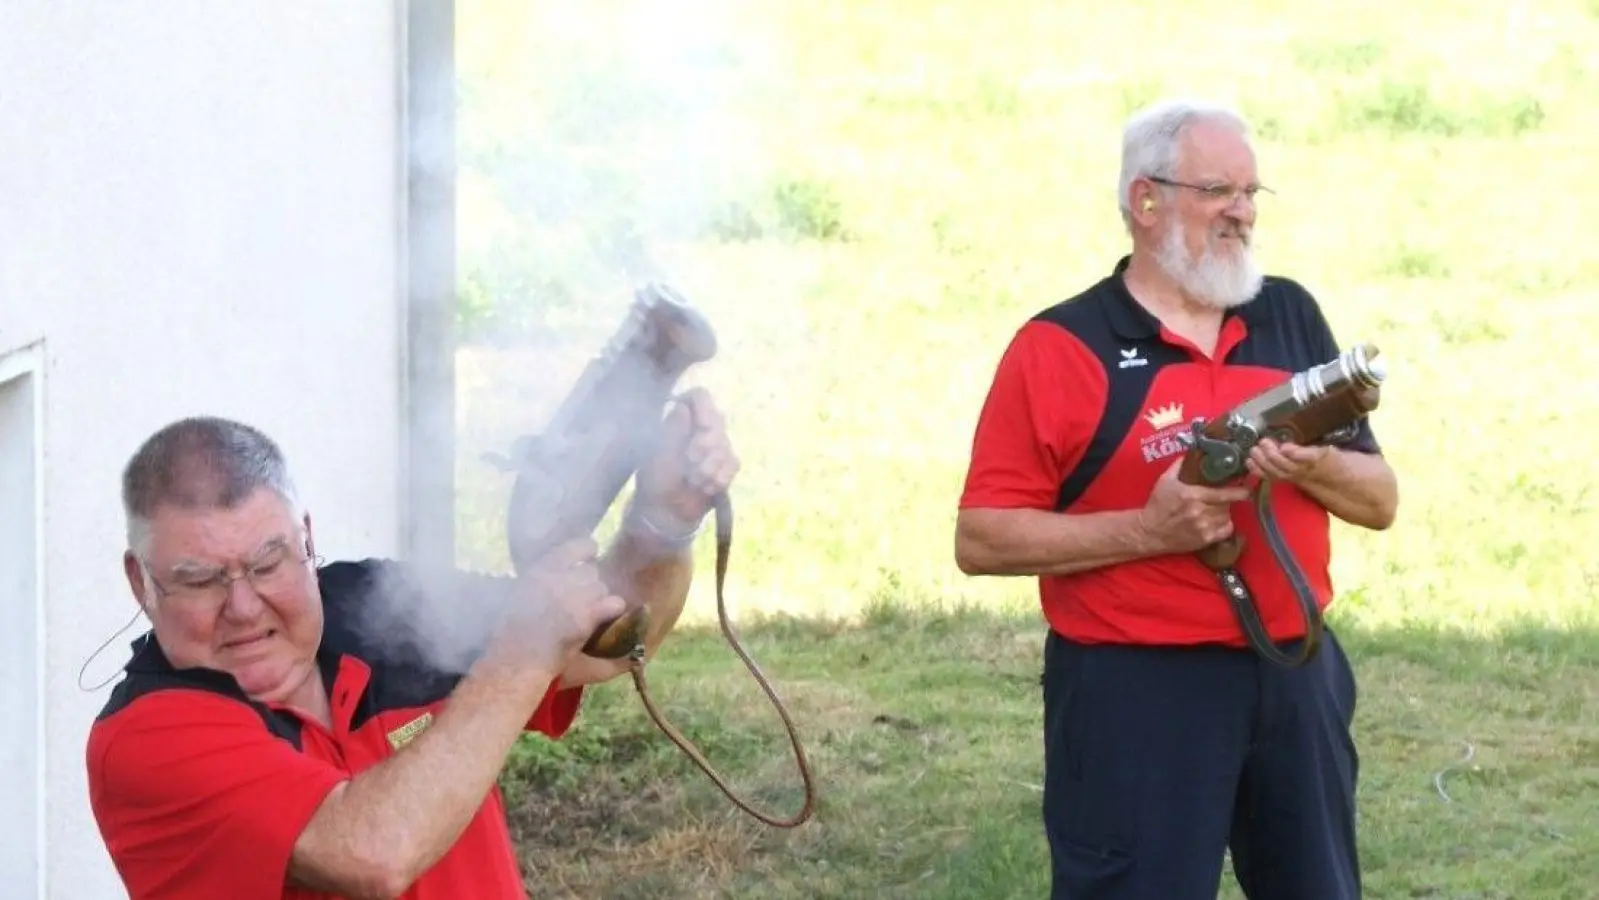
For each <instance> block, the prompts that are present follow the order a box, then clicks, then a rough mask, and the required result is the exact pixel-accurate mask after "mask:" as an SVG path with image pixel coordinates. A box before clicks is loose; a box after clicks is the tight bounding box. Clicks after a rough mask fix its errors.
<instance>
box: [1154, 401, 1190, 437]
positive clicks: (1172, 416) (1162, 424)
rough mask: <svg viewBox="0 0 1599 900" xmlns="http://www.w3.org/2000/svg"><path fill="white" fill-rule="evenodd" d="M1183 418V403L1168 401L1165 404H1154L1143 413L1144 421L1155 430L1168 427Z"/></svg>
mask: <svg viewBox="0 0 1599 900" xmlns="http://www.w3.org/2000/svg"><path fill="white" fill-rule="evenodd" d="M1182 420H1183V405H1182V404H1181V403H1168V404H1166V405H1165V406H1156V407H1153V408H1151V409H1150V410H1149V411H1148V412H1146V413H1144V421H1145V422H1148V423H1149V427H1151V428H1153V429H1155V430H1156V431H1159V430H1161V429H1162V428H1170V427H1171V426H1173V425H1176V424H1177V423H1178V422H1181V421H1182Z"/></svg>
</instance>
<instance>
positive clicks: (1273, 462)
mask: <svg viewBox="0 0 1599 900" xmlns="http://www.w3.org/2000/svg"><path fill="white" fill-rule="evenodd" d="M1331 452H1332V448H1331V447H1327V446H1319V447H1305V446H1301V445H1299V444H1291V443H1282V444H1279V443H1278V442H1276V441H1274V440H1272V439H1271V438H1262V439H1261V441H1260V443H1258V444H1256V445H1255V447H1254V449H1253V450H1250V451H1249V472H1250V474H1252V475H1254V476H1255V477H1257V478H1267V479H1270V480H1272V481H1286V482H1288V483H1289V484H1299V483H1300V482H1301V481H1302V480H1303V479H1305V478H1306V477H1307V476H1309V475H1311V474H1312V473H1313V472H1315V471H1316V469H1317V467H1318V466H1320V465H1321V463H1322V462H1323V461H1325V460H1326V459H1327V454H1329V453H1331Z"/></svg>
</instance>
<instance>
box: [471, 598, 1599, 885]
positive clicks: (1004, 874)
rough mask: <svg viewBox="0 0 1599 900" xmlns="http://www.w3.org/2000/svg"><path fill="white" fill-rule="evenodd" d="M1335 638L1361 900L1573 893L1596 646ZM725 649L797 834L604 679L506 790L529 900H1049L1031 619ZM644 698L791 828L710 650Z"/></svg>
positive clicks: (678, 664)
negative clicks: (806, 790)
mask: <svg viewBox="0 0 1599 900" xmlns="http://www.w3.org/2000/svg"><path fill="white" fill-rule="evenodd" d="M1332 624H1333V627H1334V629H1335V630H1336V632H1337V634H1338V636H1339V638H1340V640H1341V641H1342V642H1343V643H1344V646H1345V648H1346V649H1347V651H1348V653H1349V655H1350V657H1351V658H1352V660H1353V662H1354V664H1355V667H1356V673H1357V676H1358V678H1359V679H1360V691H1361V693H1360V709H1359V713H1358V721H1357V724H1356V731H1357V740H1358V741H1359V742H1360V747H1361V753H1362V785H1361V815H1362V824H1361V828H1362V838H1361V839H1362V844H1363V852H1364V857H1365V864H1366V873H1367V879H1368V896H1371V897H1385V896H1396V897H1432V896H1437V897H1456V896H1473V897H1479V898H1488V897H1510V896H1516V897H1524V896H1538V897H1548V898H1564V897H1572V898H1577V897H1582V898H1588V897H1591V893H1585V892H1586V891H1591V885H1593V884H1599V863H1596V862H1595V861H1594V859H1595V856H1594V854H1592V853H1591V852H1585V851H1584V850H1583V849H1582V848H1584V847H1588V848H1591V847H1594V846H1599V828H1596V826H1594V825H1593V824H1591V823H1592V822H1593V817H1592V815H1591V814H1590V813H1588V812H1587V811H1586V810H1587V807H1588V805H1591V804H1593V803H1594V802H1599V631H1596V630H1593V629H1578V630H1556V629H1549V628H1540V627H1537V626H1533V625H1527V626H1523V627H1519V628H1512V629H1508V630H1506V631H1504V632H1502V633H1500V634H1498V635H1495V636H1494V637H1492V638H1491V639H1485V638H1482V637H1474V636H1470V635H1466V634H1462V633H1458V632H1453V631H1450V630H1448V629H1444V628H1435V627H1421V626H1416V627H1411V628H1407V629H1403V630H1372V629H1365V628H1362V627H1360V626H1359V625H1358V624H1357V623H1352V622H1344V621H1339V619H1338V618H1337V617H1336V616H1335V617H1334V619H1333V623H1332ZM739 632H740V636H741V639H742V641H743V643H744V644H745V646H746V648H747V649H748V650H749V652H750V653H751V654H752V655H753V656H754V658H755V659H756V660H757V661H758V663H759V664H760V666H761V667H762V669H763V671H764V672H765V673H766V675H767V676H768V677H769V678H770V679H771V681H772V682H773V684H774V685H775V686H776V688H777V690H778V692H779V694H780V695H781V696H782V697H783V700H784V702H785V704H786V705H787V706H788V707H789V709H790V711H791V713H792V714H793V716H794V718H795V720H796V723H797V725H798V727H799V729H800V731H801V736H802V739H803V740H804V742H805V746H806V751H807V755H808V757H809V760H810V763H811V766H812V768H813V769H814V771H815V774H816V778H817V780H818V784H819V795H820V796H819V809H818V813H817V815H816V817H815V818H814V819H813V820H812V821H811V822H810V823H808V824H806V825H804V826H802V827H800V828H798V829H793V830H780V829H771V828H768V827H766V826H764V825H762V824H761V823H759V822H757V821H755V820H754V819H751V818H749V817H747V816H744V815H743V814H742V813H740V812H739V811H738V810H736V809H735V808H734V807H733V806H732V805H731V804H730V803H728V801H727V800H726V798H725V797H723V796H722V795H721V794H720V793H719V792H718V791H717V790H716V788H715V787H714V785H712V784H711V783H710V782H709V781H708V780H706V779H705V777H704V776H703V774H701V773H700V772H699V771H698V770H697V769H695V768H693V766H692V765H691V764H690V763H689V762H688V760H687V759H686V758H684V756H683V755H682V754H681V752H679V751H678V750H677V748H676V747H674V746H673V745H672V744H671V743H670V742H668V741H667V740H666V738H665V737H664V736H663V735H661V734H660V733H659V732H658V731H656V730H655V727H654V726H653V724H652V723H650V721H649V720H648V719H647V718H646V717H645V715H644V714H643V712H642V709H641V707H640V705H639V702H638V698H637V697H636V696H635V695H634V694H633V689H632V686H631V683H630V682H628V681H626V680H625V679H624V680H619V681H617V682H613V683H611V684H607V685H602V686H600V687H598V688H597V689H595V690H593V691H592V693H591V695H590V698H589V700H588V702H587V704H586V706H585V712H584V714H583V716H582V717H581V718H580V720H579V723H578V724H577V725H576V726H574V728H573V729H572V731H571V732H570V733H569V734H568V735H567V736H566V737H565V738H564V739H563V740H561V741H558V742H550V741H545V740H542V739H539V738H528V739H526V740H524V741H523V743H522V745H521V746H520V747H519V748H518V752H517V755H516V757H515V760H514V762H513V765H512V767H511V768H510V769H509V770H508V772H507V775H506V776H505V779H504V781H503V783H504V785H505V788H506V793H507V798H508V805H509V808H510V809H511V816H512V821H513V825H514V827H515V834H516V837H517V840H518V842H519V845H520V847H521V849H522V852H523V856H524V861H525V865H526V868H527V872H528V883H529V885H530V891H531V892H532V895H533V896H538V897H585V898H586V897H604V898H617V900H627V898H634V897H639V898H642V897H654V896H673V897H743V896H756V895H759V896H762V897H770V898H778V900H781V898H799V897H807V898H834V897H836V898H845V897H849V898H859V897H874V898H886V897H918V898H956V897H960V898H977V897H1040V896H1046V895H1047V893H1048V891H1047V886H1048V874H1047V868H1048V865H1047V864H1048V855H1047V851H1046V849H1045V846H1044V843H1043V837H1042V834H1041V832H1040V830H1039V826H1038V803H1039V784H1040V779H1041V772H1040V766H1041V762H1040V759H1039V756H1040V736H1039V727H1040V725H1039V717H1040V710H1039V690H1038V675H1039V668H1040V655H1041V651H1042V646H1043V637H1044V632H1043V626H1042V624H1041V622H1040V620H1039V618H1038V616H1037V615H1036V614H1013V615H1005V614H995V613H990V612H985V611H983V610H978V609H952V610H941V611H924V610H919V609H916V608H912V607H908V606H906V607H896V606H894V605H892V604H886V603H885V604H878V605H876V606H874V607H873V608H872V609H870V610H868V612H867V614H866V615H865V617H864V620H863V621H861V622H856V623H845V622H838V621H824V620H807V619H798V618H790V617H784V618H776V619H769V620H766V621H763V622H760V623H759V624H743V625H741V626H740V628H739ZM651 688H652V690H653V692H654V694H655V697H656V701H657V703H658V704H660V706H661V707H662V709H663V710H664V712H665V714H666V715H667V716H668V717H669V718H670V719H671V720H672V721H673V723H674V724H676V725H677V726H678V727H679V728H681V729H682V730H683V731H684V732H685V733H686V734H687V735H688V736H689V737H690V738H691V739H692V740H693V741H695V742H696V743H697V744H698V745H699V746H700V748H701V749H702V750H703V751H704V752H705V754H706V755H707V756H708V757H709V758H710V760H711V762H712V764H713V765H714V766H716V767H717V768H718V769H719V770H720V771H721V772H722V773H723V774H724V775H725V776H726V777H727V778H728V780H729V781H730V782H731V783H732V784H733V786H734V790H735V791H737V792H739V793H740V794H741V795H742V796H745V797H747V798H748V799H750V800H751V801H752V802H754V803H755V804H756V805H757V806H758V807H760V808H763V809H766V810H769V811H771V812H774V813H779V814H787V813H789V812H792V811H793V810H795V809H797V808H798V805H799V803H800V798H801V797H800V790H799V787H800V780H799V775H798V773H797V771H796V770H795V768H794V761H793V758H792V755H791V753H790V750H789V748H788V746H787V742H786V739H785V737H784V734H783V732H782V729H781V725H780V723H779V721H778V718H777V716H776V714H775V713H774V712H773V711H772V709H771V708H770V706H769V704H768V703H767V701H766V699H765V697H764V695H762V694H761V692H760V690H759V688H758V687H757V686H756V684H755V682H754V681H753V680H752V679H751V678H750V676H749V673H748V672H747V671H746V670H745V669H744V667H743V666H742V664H741V663H740V662H739V660H738V659H737V657H736V656H735V655H734V654H733V652H732V650H731V649H730V648H729V647H728V646H727V645H726V643H725V642H724V641H723V639H722V637H721V635H720V634H719V633H718V632H716V631H715V630H714V629H689V630H683V631H681V632H680V633H679V634H678V635H677V636H676V637H675V638H674V640H673V641H672V642H671V643H670V644H669V645H668V647H667V648H666V650H665V652H664V653H663V655H662V656H661V657H660V659H658V660H657V661H656V662H655V663H654V664H652V676H651ZM1468 748H1469V753H1468ZM1222 896H1227V897H1234V896H1238V895H1237V894H1236V892H1235V891H1233V888H1232V886H1231V885H1230V883H1224V885H1223V892H1222Z"/></svg>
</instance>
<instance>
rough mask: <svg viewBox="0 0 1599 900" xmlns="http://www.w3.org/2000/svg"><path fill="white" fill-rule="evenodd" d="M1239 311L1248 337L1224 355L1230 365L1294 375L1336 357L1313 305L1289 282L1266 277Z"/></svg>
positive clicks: (1293, 283) (1296, 284)
mask: <svg viewBox="0 0 1599 900" xmlns="http://www.w3.org/2000/svg"><path fill="white" fill-rule="evenodd" d="M1243 310H1244V315H1245V320H1246V321H1248V322H1249V326H1250V328H1249V337H1248V339H1246V340H1244V341H1242V342H1241V343H1239V345H1238V346H1237V347H1234V348H1233V351H1232V352H1231V353H1229V354H1228V356H1227V362H1228V363H1229V364H1231V365H1240V366H1262V367H1264V368H1269V369H1280V370H1282V371H1284V372H1298V371H1301V370H1303V369H1308V368H1310V367H1311V366H1315V365H1320V364H1321V363H1324V362H1327V361H1329V360H1331V359H1332V358H1333V357H1335V356H1337V355H1338V349H1337V346H1336V345H1335V344H1334V343H1333V342H1332V335H1331V334H1330V333H1328V332H1327V326H1326V323H1325V320H1323V319H1322V317H1321V312H1320V310H1319V309H1318V308H1317V306H1316V301H1315V300H1314V299H1313V298H1312V297H1311V296H1310V292H1309V291H1307V290H1305V288H1304V287H1303V286H1301V285H1300V284H1299V283H1298V282H1297V281H1294V280H1293V279H1291V278H1283V277H1281V276H1276V275H1269V276H1267V277H1266V279H1265V281H1264V282H1263V283H1262V284H1261V288H1260V293H1259V295H1257V296H1256V297H1255V299H1253V300H1251V301H1250V302H1249V304H1248V305H1247V306H1245V307H1243Z"/></svg>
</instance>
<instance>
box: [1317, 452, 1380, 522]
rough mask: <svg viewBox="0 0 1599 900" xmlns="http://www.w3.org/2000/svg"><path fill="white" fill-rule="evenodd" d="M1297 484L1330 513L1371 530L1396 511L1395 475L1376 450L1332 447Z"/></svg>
mask: <svg viewBox="0 0 1599 900" xmlns="http://www.w3.org/2000/svg"><path fill="white" fill-rule="evenodd" d="M1298 487H1299V489H1300V490H1302V491H1304V492H1305V493H1306V494H1309V495H1310V496H1311V497H1312V498H1313V499H1315V501H1316V502H1317V503H1320V504H1321V505H1322V506H1324V507H1326V509H1327V511H1328V512H1329V513H1331V514H1332V515H1334V516H1337V517H1338V518H1339V519H1342V520H1343V521H1345V522H1348V523H1349V524H1351V525H1358V526H1360V527H1362V528H1369V529H1372V530H1373V531H1382V530H1384V529H1386V528H1388V527H1389V526H1390V525H1392V524H1393V523H1394V517H1395V516H1396V515H1397V514H1398V511H1399V479H1398V477H1397V476H1396V475H1395V474H1394V470H1393V467H1392V466H1390V465H1389V464H1388V461H1387V460H1386V459H1383V458H1382V456H1381V455H1379V454H1376V453H1361V452H1358V451H1354V450H1342V449H1334V450H1332V451H1331V452H1329V453H1328V454H1327V456H1326V457H1325V458H1324V459H1322V461H1321V462H1319V463H1317V464H1316V466H1315V468H1313V469H1311V470H1310V471H1309V472H1308V473H1306V474H1305V475H1304V476H1303V477H1301V478H1300V479H1299V483H1298Z"/></svg>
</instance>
